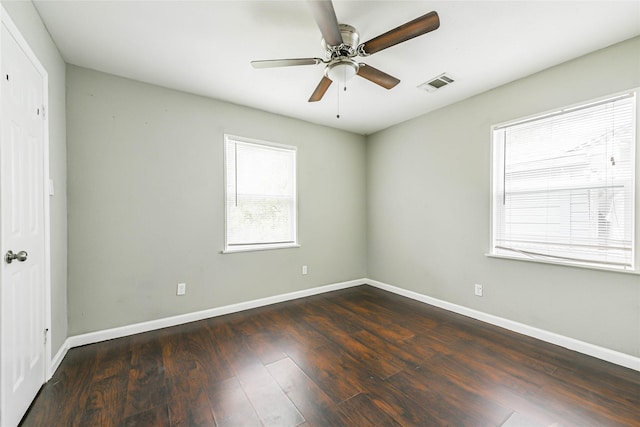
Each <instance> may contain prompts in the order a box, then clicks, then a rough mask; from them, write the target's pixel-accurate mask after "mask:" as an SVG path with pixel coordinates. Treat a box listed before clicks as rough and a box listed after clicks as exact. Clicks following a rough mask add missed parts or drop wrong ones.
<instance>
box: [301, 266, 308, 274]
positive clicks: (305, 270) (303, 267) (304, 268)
mask: <svg viewBox="0 0 640 427" xmlns="http://www.w3.org/2000/svg"><path fill="white" fill-rule="evenodd" d="M308 272H309V269H308V268H307V266H306V265H303V266H302V274H307V273H308Z"/></svg>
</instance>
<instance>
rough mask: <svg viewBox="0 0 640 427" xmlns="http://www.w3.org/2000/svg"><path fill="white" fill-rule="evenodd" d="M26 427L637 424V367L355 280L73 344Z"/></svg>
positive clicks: (639, 395) (639, 383)
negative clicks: (258, 304)
mask: <svg viewBox="0 0 640 427" xmlns="http://www.w3.org/2000/svg"><path fill="white" fill-rule="evenodd" d="M22 425H23V426H25V427H26V426H241V427H248V426H261V425H264V426H440V425H448V426H505V427H514V426H519V427H529V426H552V425H553V426H556V427H557V426H619V425H620V426H639V425H640V372H637V371H633V370H630V369H626V368H622V367H620V366H616V365H613V364H610V363H606V362H603V361H600V360H597V359H594V358H591V357H588V356H585V355H582V354H579V353H576V352H573V351H569V350H566V349H563V348H561V347H557V346H554V345H551V344H547V343H544V342H541V341H538V340H535V339H532V338H529V337H525V336H522V335H518V334H515V333H512V332H509V331H506V330H504V329H500V328H497V327H494V326H491V325H487V324H485V323H482V322H478V321H475V320H472V319H469V318H467V317H464V316H460V315H456V314H452V313H449V312H447V311H444V310H441V309H438V308H434V307H431V306H428V305H425V304H421V303H419V302H416V301H413V300H410V299H406V298H403V297H400V296H397V295H394V294H390V293H387V292H384V291H382V290H379V289H377V288H373V287H369V286H360V287H356V288H350V289H346V290H342V291H336V292H331V293H327V294H323V295H318V296H314V297H309V298H304V299H300V300H296V301H291V302H286V303H281V304H276V305H272V306H268V307H263V308H259V309H255V310H250V311H246V312H242V313H236V314H232V315H227V316H221V317H216V318H212V319H208V320H203V321H199V322H194V323H189V324H186V325H182V326H177V327H172V328H167V329H162V330H158V331H153V332H148V333H144V334H139V335H134V336H130V337H125V338H120V339H116V340H112V341H107V342H102V343H97V344H92V345H87V346H84V347H79V348H74V349H72V350H70V351H69V353H68V354H67V356H66V357H65V359H64V361H63V362H62V365H61V366H60V368H59V369H58V371H57V372H56V374H55V375H54V377H53V378H52V379H51V381H50V382H49V383H47V384H46V385H45V386H44V387H43V389H42V390H41V391H40V394H39V395H38V397H37V399H36V400H35V402H34V403H33V405H32V407H31V409H30V410H29V412H28V414H27V415H26V417H25V419H24V420H23V422H22Z"/></svg>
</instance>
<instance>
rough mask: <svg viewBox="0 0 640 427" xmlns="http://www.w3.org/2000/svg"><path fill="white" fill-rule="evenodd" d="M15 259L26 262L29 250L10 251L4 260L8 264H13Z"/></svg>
mask: <svg viewBox="0 0 640 427" xmlns="http://www.w3.org/2000/svg"><path fill="white" fill-rule="evenodd" d="M14 259H17V260H18V261H20V262H25V261H26V260H27V252H26V251H20V252H18V253H17V254H14V253H13V251H9V252H7V254H6V255H5V256H4V260H5V261H6V262H7V264H11V263H12V262H13V260H14Z"/></svg>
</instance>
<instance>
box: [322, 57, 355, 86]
mask: <svg viewBox="0 0 640 427" xmlns="http://www.w3.org/2000/svg"><path fill="white" fill-rule="evenodd" d="M359 68H360V65H359V64H358V63H357V62H356V61H354V60H353V59H350V58H339V59H336V60H334V61H331V62H330V63H329V64H328V65H327V67H326V68H325V69H324V75H325V76H327V77H328V78H329V79H331V81H333V82H337V83H340V84H344V83H346V82H348V81H349V80H351V79H352V78H353V77H354V76H355V75H356V74H358V69H359Z"/></svg>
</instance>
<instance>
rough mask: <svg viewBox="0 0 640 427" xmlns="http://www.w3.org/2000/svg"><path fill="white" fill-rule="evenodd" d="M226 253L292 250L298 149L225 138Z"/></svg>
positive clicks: (294, 240)
mask: <svg viewBox="0 0 640 427" xmlns="http://www.w3.org/2000/svg"><path fill="white" fill-rule="evenodd" d="M225 157H226V248H225V250H227V251H235V250H248V249H266V248H271V247H283V246H293V245H295V244H296V242H297V236H296V234H297V233H296V230H297V227H296V212H297V206H296V148H295V147H290V146H283V145H276V144H270V143H263V142H257V141H253V140H247V139H244V138H239V137H233V136H230V135H226V136H225Z"/></svg>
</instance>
